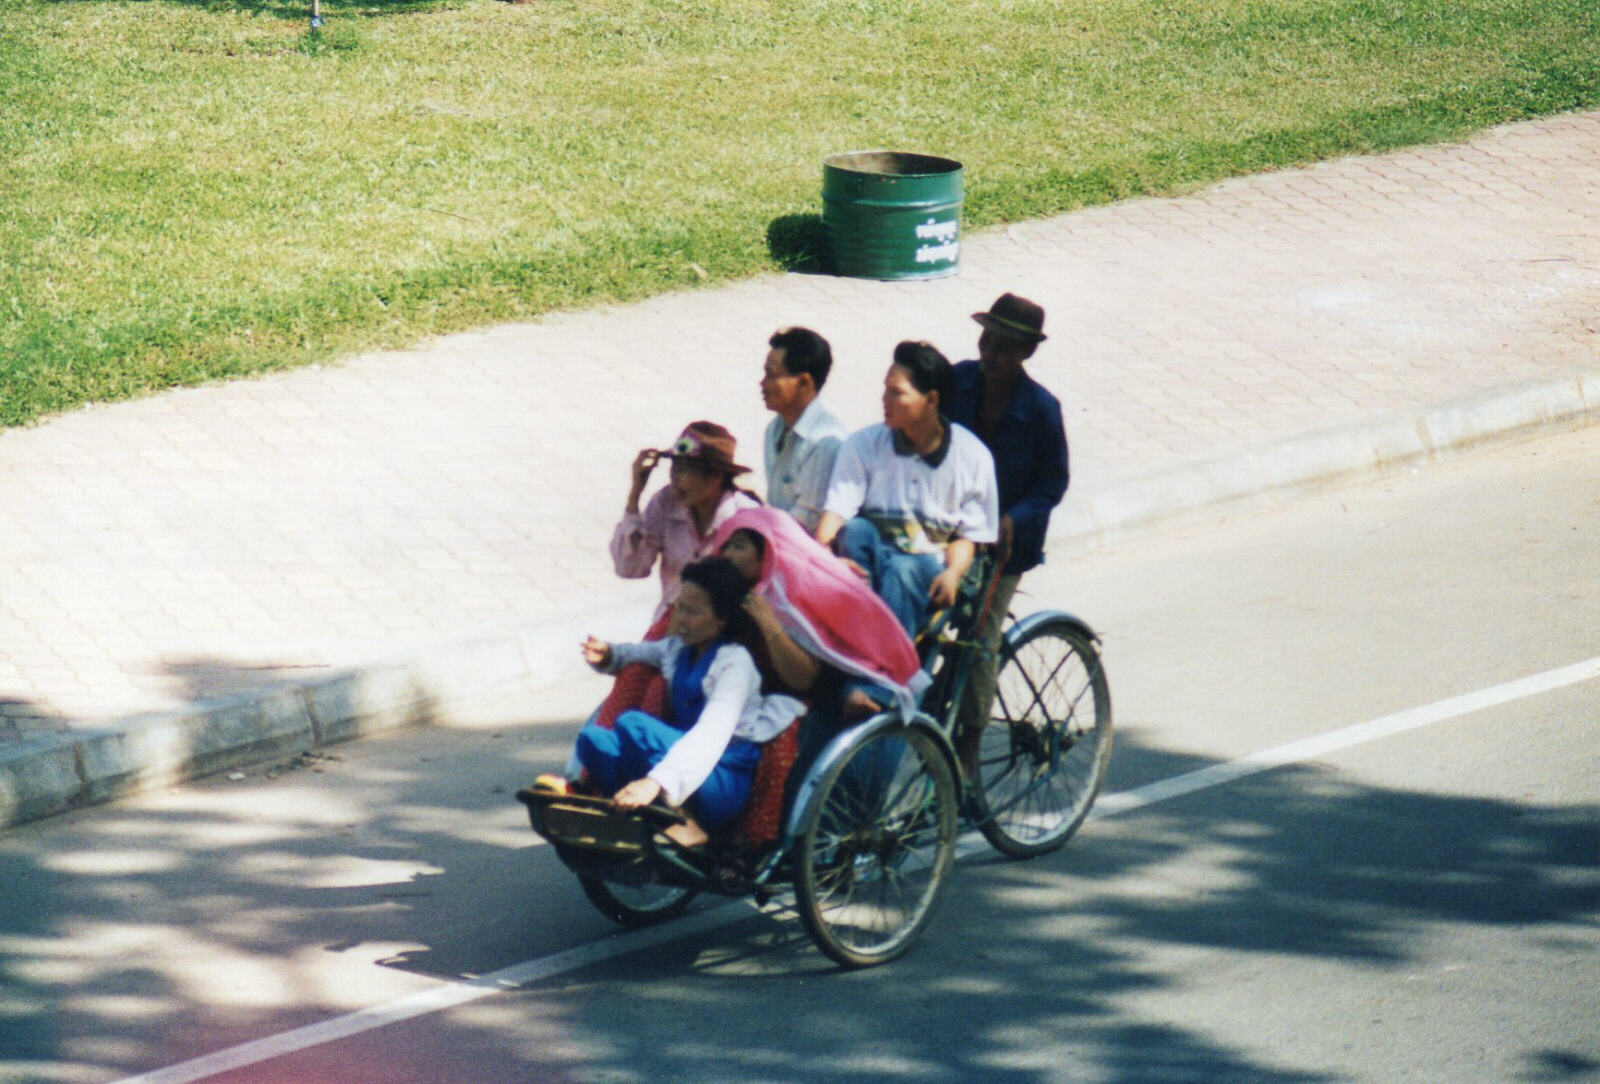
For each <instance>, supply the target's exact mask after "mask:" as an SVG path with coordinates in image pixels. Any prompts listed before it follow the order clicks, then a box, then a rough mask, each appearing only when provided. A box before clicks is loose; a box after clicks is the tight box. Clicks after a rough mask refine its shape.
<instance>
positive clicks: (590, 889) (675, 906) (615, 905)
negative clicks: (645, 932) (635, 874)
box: [578, 876, 696, 927]
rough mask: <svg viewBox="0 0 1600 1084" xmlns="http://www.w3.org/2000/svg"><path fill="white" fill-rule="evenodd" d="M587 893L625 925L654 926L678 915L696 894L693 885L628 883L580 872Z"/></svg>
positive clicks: (579, 882)
mask: <svg viewBox="0 0 1600 1084" xmlns="http://www.w3.org/2000/svg"><path fill="white" fill-rule="evenodd" d="M578 884H579V885H581V886H582V887H583V894H584V895H585V896H588V897H589V902H590V903H592V904H594V905H595V907H596V908H598V909H599V911H600V913H601V914H603V915H605V916H606V917H607V918H609V919H611V920H612V921H613V922H620V923H622V925H624V926H633V927H637V926H652V925H654V924H655V923H657V922H665V921H666V920H667V919H669V918H676V917H677V916H678V915H681V914H683V912H684V911H685V910H686V909H687V908H688V906H689V904H690V903H691V902H693V901H694V897H695V895H696V893H695V890H694V889H692V888H683V887H680V886H678V885H664V884H654V883H640V884H624V883H622V882H620V881H607V880H604V879H602V878H599V877H588V876H579V878H578Z"/></svg>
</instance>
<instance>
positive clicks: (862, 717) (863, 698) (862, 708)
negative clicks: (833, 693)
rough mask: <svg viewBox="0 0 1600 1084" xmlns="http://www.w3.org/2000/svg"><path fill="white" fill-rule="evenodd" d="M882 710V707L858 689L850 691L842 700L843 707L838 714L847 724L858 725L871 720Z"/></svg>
mask: <svg viewBox="0 0 1600 1084" xmlns="http://www.w3.org/2000/svg"><path fill="white" fill-rule="evenodd" d="M882 710H883V705H882V704H880V703H878V702H877V701H876V700H874V699H872V697H870V696H868V695H867V694H866V693H864V692H862V691H861V690H860V689H851V690H850V692H849V694H848V695H847V696H846V697H845V698H844V707H843V708H842V709H841V711H840V713H841V714H842V715H843V716H844V721H845V722H847V723H860V722H865V721H866V720H868V719H870V718H872V717H873V716H874V715H876V714H878V712H880V711H882Z"/></svg>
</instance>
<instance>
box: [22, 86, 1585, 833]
mask: <svg viewBox="0 0 1600 1084" xmlns="http://www.w3.org/2000/svg"><path fill="white" fill-rule="evenodd" d="M1597 208H1600V113H1587V114H1574V115H1567V116H1562V117H1556V118H1552V119H1548V120H1544V121H1539V122H1533V123H1527V124H1521V125H1515V126H1510V127H1506V128H1502V129H1498V130H1494V131H1491V132H1488V133H1486V134H1484V135H1482V136H1481V137H1479V138H1477V139H1475V140H1473V141H1471V142H1469V143H1464V144H1460V145H1451V146H1440V147H1431V148H1424V149H1420V150H1415V151H1405V152H1399V153H1394V154H1387V155H1382V156H1379V157H1372V158H1360V159H1349V160H1343V161H1338V162H1333V163H1328V164H1325V165H1320V166H1316V167H1313V168H1309V169H1304V170H1296V171H1289V172H1282V173H1275V174H1267V175H1263V176H1258V177H1251V178H1247V179H1242V180H1237V181H1230V182H1227V183H1224V184H1220V185H1217V186H1215V187H1213V188H1210V189H1207V190H1204V191H1202V192H1199V193H1197V194H1195V195H1193V196H1190V197H1186V198H1181V199H1170V200H1154V199H1149V200H1136V201H1132V202H1128V203H1123V204H1118V205H1114V206H1109V207H1103V208H1097V209H1093V210H1088V211H1084V212H1081V213H1077V214H1072V215H1067V216H1064V217H1061V218H1056V219H1052V220H1048V221H1042V222H1036V223H1029V224H1024V225H1018V226H1014V227H1010V228H1007V229H1002V230H998V231H993V232H989V233H986V234H982V235H975V236H969V237H968V238H966V239H965V241H964V247H963V253H962V271H961V274H960V275H959V276H956V277H954V278H950V279H944V280H940V281H936V282H923V283H900V284H887V283H874V282H863V281H858V280H850V279H835V278H830V277H824V276H801V275H788V276H772V277H767V278H763V279H758V280H755V281H751V282H745V283H741V284H738V285H735V286H730V287H724V288H718V289H711V290H704V291H699V292H695V293H687V294H677V295H671V296H667V297H662V298H658V299H655V300H652V301H649V302H646V303H643V304H637V305H631V306H627V307H620V308H611V309H605V310H599V311H592V312H584V313H579V314H570V315H559V316H555V317H552V318H551V319H549V320H548V321H545V322H542V323H539V324H530V325H518V326H506V327H498V328H494V329H492V330H488V331H483V332H479V333H472V334H463V335H456V336H451V337H449V338H445V339H440V340H437V341H434V342H431V343H428V344H426V345H424V346H422V347H420V348H418V349H415V350H411V351H404V352H395V353H385V354H377V355H371V356H365V357H360V358H356V359H353V360H351V361H349V362H348V363H347V364H344V365H340V366H338V367H334V368H321V369H313V370H308V371H299V372H294V373H289V374H284V375H280V376H275V377H271V378H268V379H262V380H258V381H250V382H242V383H234V384H228V385H223V386H215V387H206V388H201V389H196V390H186V391H179V392H175V393H171V394H166V395H162V396H159V397H156V398H152V399H149V400H145V401H141V402H135V403H128V404H120V405H116V406H110V407H99V408H92V409H87V410H84V411H80V412H77V413H74V414H72V415H69V416H66V417H61V418H58V419H55V420H52V421H50V422H49V423H47V424H44V425H41V426H38V427H35V428H31V429H25V430H13V431H8V432H4V433H0V507H3V508H4V509H5V519H6V527H5V530H4V531H3V532H0V584H3V590H0V751H3V749H4V747H5V744H6V743H7V742H10V743H12V744H13V745H15V744H16V743H18V742H25V741H27V740H29V739H36V738H39V737H40V736H41V735H50V734H67V735H70V733H72V732H75V731H93V732H100V730H102V729H104V728H107V727H109V726H111V725H112V724H114V723H115V722H116V721H117V720H119V719H122V718H123V717H126V716H128V715H130V714H132V713H137V712H155V711H162V710H166V709H172V708H178V707H182V706H184V705H188V704H193V703H194V702H196V701H198V700H202V699H205V698H209V697H215V696H219V695H223V694H228V693H236V692H239V691H240V690H250V689H257V688H260V687H262V686H264V685H269V684H272V683H274V682H281V681H283V680H284V679H288V678H303V677H315V676H317V675H319V674H328V673H333V672H336V671H339V670H340V669H341V668H346V667H353V666H359V665H362V664H366V663H369V662H371V661H372V660H376V659H403V658H410V657H417V658H423V657H433V656H436V655H439V654H441V652H440V647H441V645H452V644H459V643H460V642H463V641H467V640H470V639H473V638H482V637H486V636H493V635H496V634H500V633H508V632H511V631H514V630H526V629H529V628H534V627H538V628H544V629H557V628H559V629H560V630H561V635H560V636H559V637H549V638H546V639H538V638H537V637H535V639H534V640H528V641H526V643H537V647H536V648H526V650H527V651H538V652H548V651H553V650H554V648H553V647H552V646H551V645H553V644H556V643H558V642H559V643H560V644H561V645H562V648H561V650H562V651H563V652H566V651H567V650H568V649H569V647H570V641H568V640H567V639H566V637H567V633H568V631H569V630H571V629H575V628H577V627H579V625H581V624H583V623H585V622H590V621H592V622H594V623H596V624H598V625H600V626H601V627H600V628H598V629H597V631H600V632H603V633H610V634H622V635H626V634H628V633H629V632H630V631H631V625H632V624H633V623H634V622H636V621H637V619H638V617H637V615H638V614H640V613H642V612H643V610H645V609H647V607H648V604H649V602H650V600H651V598H652V597H653V593H654V586H653V583H646V584H638V583H635V584H625V583H622V582H620V581H618V580H616V579H615V578H614V577H613V576H612V574H611V570H610V566H609V559H608V557H607V553H606V543H607V540H608V538H609V534H610V529H611V525H612V523H613V522H614V521H615V518H616V516H617V514H618V512H619V511H620V509H621V504H622V499H623V496H624V494H625V488H626V483H627V469H628V462H629V460H630V459H631V457H632V454H633V452H634V451H635V450H636V449H637V448H638V447H641V446H644V445H652V446H659V445H661V444H663V443H665V442H666V441H668V440H670V439H671V438H672V437H673V436H674V435H675V434H676V433H677V431H678V429H679V428H680V427H681V425H682V424H683V423H684V422H686V421H688V420H690V419H693V418H699V417H709V418H712V419H715V420H718V421H721V422H723V423H724V424H727V425H728V426H730V427H731V428H732V429H733V430H734V431H735V432H736V433H737V434H738V436H739V439H740V447H741V452H742V455H743V457H744V458H745V459H746V461H749V462H753V463H759V460H760V448H759V436H760V432H761V427H762V426H763V425H764V424H765V420H766V416H765V415H764V413H763V411H762V408H761V403H760V399H759V397H758V395H757V391H756V381H757V377H758V375H759V371H760V365H761V359H762V356H763V354H764V353H765V349H766V347H765V341H766V336H767V335H768V334H769V333H770V331H771V330H772V329H773V328H774V327H776V326H778V325H781V324H787V323H804V324H808V325H810V326H813V327H816V328H817V329H819V330H821V331H822V332H823V333H824V334H825V335H827V336H828V337H829V338H830V339H831V340H832V341H833V343H834V345H835V351H836V358H837V366H836V375H835V377H834V378H833V380H832V381H830V383H829V386H828V390H827V393H826V395H827V399H828V401H829V403H830V405H831V407H832V408H833V409H834V410H835V411H836V412H837V413H839V414H840V415H841V416H842V417H843V418H844V420H845V421H846V422H847V423H852V424H867V423H869V422H871V421H874V420H876V418H877V392H878V384H879V381H880V380H881V377H882V373H883V369H884V367H885V365H886V364H887V359H888V357H889V353H890V349H891V347H892V345H893V344H894V343H895V342H896V341H898V340H899V339H901V338H907V337H923V338H928V339H931V340H932V341H934V342H935V343H936V344H938V345H939V346H940V347H942V348H943V349H944V350H945V351H946V352H947V353H948V354H950V355H951V357H952V358H956V359H959V358H963V357H969V356H972V354H973V353H974V350H975V343H976V333H977V327H976V325H975V324H973V323H972V321H971V320H970V319H969V317H968V314H969V313H971V312H972V311H974V310H977V309H981V308H985V307H987V305H988V304H989V302H990V301H991V300H992V299H993V298H994V297H995V296H996V295H997V294H998V293H1000V292H1001V291H1003V290H1014V291H1016V292H1019V293H1022V294H1025V295H1027V296H1030V297H1032V298H1034V299H1036V300H1038V301H1040V302H1041V303H1042V304H1043V305H1044V306H1045V308H1046V310H1047V312H1048V319H1047V326H1046V330H1047V331H1048V332H1049V333H1050V334H1051V338H1050V340H1049V342H1047V343H1046V344H1045V345H1044V346H1043V347H1042V348H1041V350H1040V352H1039V354H1038V356H1037V357H1036V359H1035V360H1034V362H1033V363H1032V370H1033V371H1034V373H1035V374H1036V375H1037V376H1038V377H1039V378H1040V379H1041V380H1042V381H1043V382H1044V383H1045V384H1047V385H1048V386H1050V387H1051V388H1053V389H1054V390H1055V391H1056V392H1057V394H1058V395H1059V396H1060V397H1061V399H1062V401H1063V404H1064V405H1065V407H1066V410H1067V427H1068V434H1069V438H1070V440H1071V444H1072V453H1073V482H1072V489H1071V492H1070V494H1069V496H1068V502H1067V505H1066V506H1065V508H1064V510H1063V513H1062V515H1061V516H1060V521H1061V522H1060V524H1059V527H1060V532H1059V533H1061V534H1067V533H1084V532H1093V531H1095V530H1099V529H1103V528H1106V527H1108V526H1115V525H1116V524H1117V523H1119V522H1121V521H1123V520H1126V519H1129V518H1137V517H1139V516H1142V515H1145V514H1153V513H1159V512H1161V511H1165V510H1167V509H1168V507H1169V506H1171V505H1175V504H1184V503H1192V502H1195V501H1203V500H1205V499H1208V498H1209V497H1210V496H1214V495H1218V494H1226V493H1231V492H1236V491H1240V492H1242V491H1248V490H1250V489H1252V488H1260V487H1262V486H1266V485H1269V484H1272V483H1274V482H1276V481H1281V480H1282V478H1283V477H1284V474H1283V471H1285V470H1287V471H1288V472H1290V474H1292V473H1293V472H1294V471H1295V470H1298V469H1310V470H1313V471H1320V470H1326V469H1338V468H1340V467H1341V466H1342V467H1346V468H1357V467H1360V466H1362V465H1363V463H1366V464H1368V465H1370V464H1371V463H1372V462H1374V461H1375V458H1376V457H1377V456H1378V455H1382V454H1386V449H1387V451H1404V450H1405V449H1404V448H1403V447H1401V446H1403V445H1406V444H1408V443H1409V444H1418V442H1420V445H1419V446H1421V445H1425V444H1427V443H1429V442H1437V441H1439V440H1441V439H1444V438H1441V436H1440V433H1438V432H1433V431H1430V430H1429V429H1428V426H1427V425H1425V424H1421V423H1419V421H1418V419H1419V418H1420V417H1421V416H1422V414H1423V412H1424V411H1426V410H1427V409H1429V408H1431V407H1434V406H1436V405H1437V404H1440V403H1444V402H1447V401H1453V400H1458V399H1463V398H1465V399H1467V400H1469V401H1472V402H1475V403H1476V404H1477V406H1476V407H1475V408H1474V409H1475V410H1476V411H1477V414H1476V415H1475V416H1473V417H1469V418H1467V420H1466V421H1465V422H1463V423H1462V424H1464V425H1465V426H1466V427H1467V430H1468V431H1469V435H1471V433H1472V432H1475V431H1477V430H1486V429H1493V428H1495V427H1497V426H1498V425H1500V424H1501V421H1500V420H1498V419H1503V420H1504V424H1508V425H1509V424H1520V422H1522V421H1526V420H1527V417H1526V416H1527V414H1528V411H1529V410H1530V409H1531V410H1533V412H1534V413H1535V414H1538V413H1539V412H1540V411H1542V410H1544V409H1545V407H1544V406H1541V405H1539V404H1540V403H1543V402H1545V398H1548V393H1549V392H1550V389H1552V388H1553V389H1555V398H1556V399H1558V400H1561V401H1562V402H1566V401H1567V400H1569V399H1571V398H1572V397H1573V396H1574V395H1576V396H1578V397H1579V398H1580V399H1581V398H1582V397H1584V396H1586V397H1587V398H1586V399H1584V400H1583V401H1585V402H1586V403H1587V405H1588V407H1590V408H1594V407H1596V399H1597V398H1600V392H1597V384H1596V374H1597V372H1600V217H1597V214H1596V209H1597ZM1585 374H1586V377H1587V379H1586V381H1584V380H1580V377H1581V376H1584V375H1585ZM1530 382H1531V383H1530ZM1517 385H1529V386H1530V387H1533V388H1534V389H1536V390H1534V391H1533V392H1530V393H1528V394H1529V395H1532V396H1533V398H1534V399H1536V400H1538V403H1535V405H1534V406H1533V407H1531V408H1530V407H1529V406H1528V405H1527V400H1528V395H1523V396H1521V397H1520V398H1519V397H1518V396H1515V395H1514V396H1511V397H1510V398H1509V399H1502V398H1498V397H1499V396H1501V393H1502V392H1504V391H1505V390H1506V389H1508V388H1512V387H1514V386H1517ZM1563 389H1566V390H1563ZM1573 389H1577V390H1575V391H1574V390H1573ZM1541 396H1543V397H1545V398H1540V397H1541ZM1473 397H1476V398H1475V399H1474V398H1473ZM1504 402H1510V403H1512V404H1513V409H1511V410H1510V411H1509V413H1508V412H1506V411H1504V410H1501V411H1500V413H1498V414H1496V413H1495V412H1494V411H1495V410H1498V409H1499V408H1498V407H1493V404H1495V403H1501V404H1503V403H1504ZM1485 403H1489V404H1491V406H1490V407H1489V408H1485V407H1484V404H1485ZM1519 403H1520V404H1521V405H1520V406H1519V405H1517V404H1519ZM1485 409H1488V410H1489V413H1488V414H1485V413H1484V411H1485ZM1551 409H1565V408H1564V407H1557V408H1551ZM1439 417H1442V418H1443V419H1444V421H1443V423H1442V424H1443V425H1444V427H1445V428H1446V429H1448V428H1449V426H1450V425H1451V424H1455V423H1453V422H1451V421H1450V420H1449V419H1450V417H1454V415H1449V416H1443V415H1442V416H1439ZM1485 418H1488V420H1487V421H1486V420H1485ZM1384 419H1388V421H1389V424H1388V425H1387V427H1385V426H1383V425H1381V424H1378V423H1381V422H1383V421H1384ZM1458 420H1459V418H1458ZM1328 430H1339V431H1340V433H1339V434H1337V435H1334V436H1331V437H1327V438H1325V439H1323V440H1322V441H1320V442H1313V443H1312V445H1310V446H1311V447H1314V448H1317V449H1319V451H1318V452H1317V455H1316V456H1315V457H1313V458H1314V459H1315V462H1314V463H1311V464H1310V466H1309V467H1296V466H1295V465H1294V464H1293V462H1292V461H1293V459H1294V449H1295V448H1296V447H1304V446H1306V445H1304V444H1303V442H1302V444H1300V445H1295V444H1289V445H1283V444H1282V443H1281V442H1285V441H1292V440H1299V439H1300V438H1303V437H1305V436H1306V435H1307V434H1313V433H1321V432H1323V431H1328ZM1374 433H1378V436H1376V437H1375V436H1374V435H1373V434H1374ZM1375 442H1376V443H1375ZM1269 448H1277V451H1268V452H1263V449H1269ZM1275 456H1276V457H1279V458H1283V457H1285V456H1287V460H1288V461H1289V466H1287V467H1284V466H1283V465H1282V464H1281V463H1280V464H1277V465H1274V463H1273V462H1272V460H1273V458H1274V457H1275ZM1207 465H1210V466H1209V467H1207ZM1252 465H1253V466H1252ZM442 654H443V655H444V656H451V654H452V650H449V649H447V650H443V651H442ZM470 654H471V653H470V651H464V650H455V651H454V657H456V658H457V659H468V658H469V656H470ZM468 668H469V670H470V663H468ZM82 759H83V758H82V754H81V753H80V754H79V770H80V771H81V769H82ZM0 782H3V780H0ZM0 798H3V795H0ZM0 823H4V818H3V817H0Z"/></svg>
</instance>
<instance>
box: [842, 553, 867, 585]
mask: <svg viewBox="0 0 1600 1084" xmlns="http://www.w3.org/2000/svg"><path fill="white" fill-rule="evenodd" d="M839 563H840V564H842V565H844V567H845V568H848V569H849V570H850V571H851V572H854V573H855V574H856V575H857V576H860V577H861V579H862V581H863V582H865V583H866V584H867V585H868V586H869V587H870V586H871V585H872V573H870V572H868V571H867V570H866V569H864V568H862V567H861V566H860V565H858V564H856V563H855V562H854V561H852V560H850V558H848V557H841V558H839Z"/></svg>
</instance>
